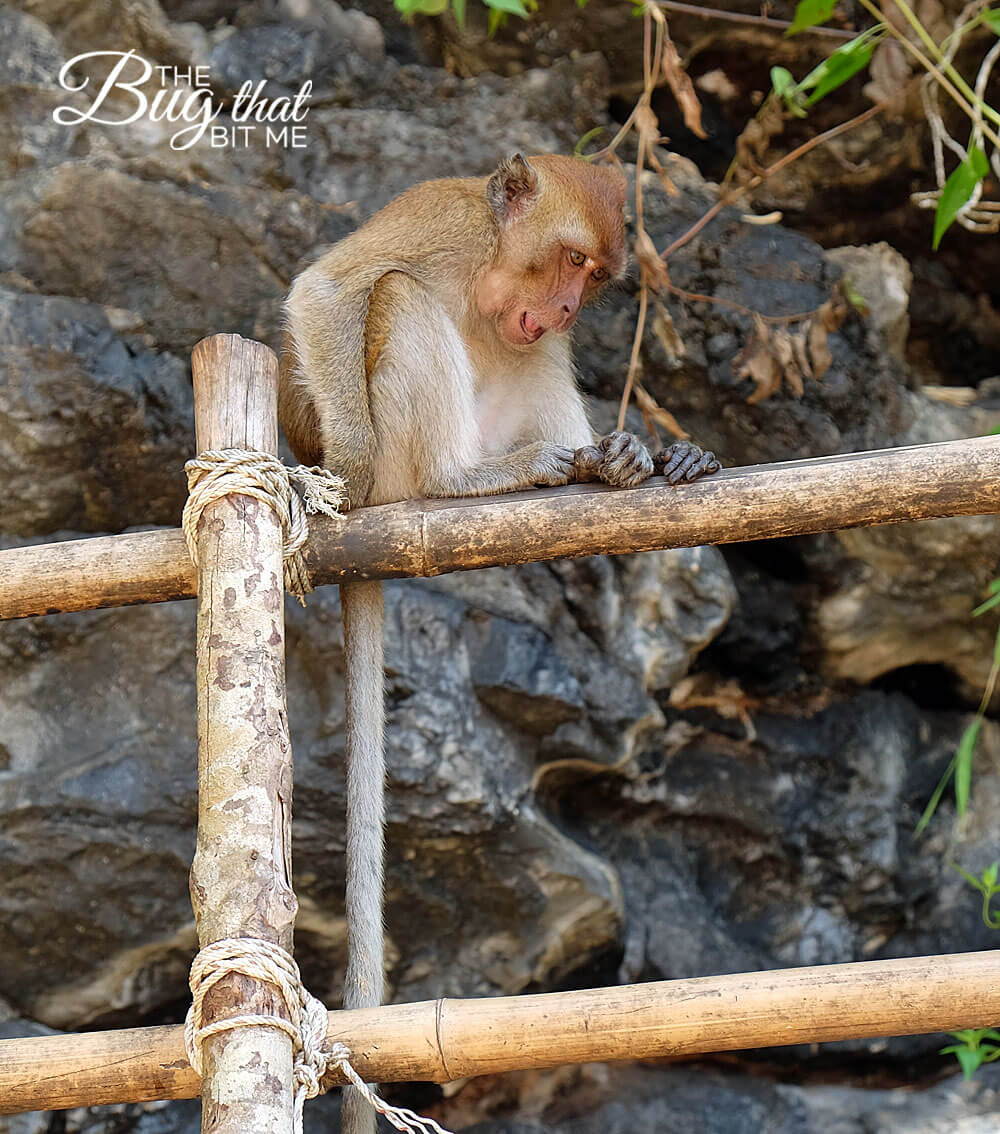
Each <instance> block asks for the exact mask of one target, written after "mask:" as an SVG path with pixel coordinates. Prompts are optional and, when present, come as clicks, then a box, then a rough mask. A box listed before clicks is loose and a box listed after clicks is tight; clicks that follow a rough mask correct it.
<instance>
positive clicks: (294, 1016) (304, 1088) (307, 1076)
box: [184, 937, 449, 1134]
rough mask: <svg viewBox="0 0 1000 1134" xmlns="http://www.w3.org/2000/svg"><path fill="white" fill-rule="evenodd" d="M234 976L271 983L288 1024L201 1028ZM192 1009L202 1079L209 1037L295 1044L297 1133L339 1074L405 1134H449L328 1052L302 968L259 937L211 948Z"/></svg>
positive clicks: (190, 1049) (188, 1035)
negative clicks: (283, 1039)
mask: <svg viewBox="0 0 1000 1134" xmlns="http://www.w3.org/2000/svg"><path fill="white" fill-rule="evenodd" d="M230 973H241V974H242V975H243V976H246V977H251V978H252V979H254V980H260V981H266V982H267V983H268V984H271V985H273V986H274V987H275V988H277V990H278V991H279V992H280V993H281V999H282V1001H283V1002H284V1005H285V1010H286V1011H287V1012H288V1019H287V1020H286V1019H285V1018H284V1017H283V1016H276V1015H275V1016H264V1015H244V1016H230V1017H228V1018H227V1019H224V1020H215V1021H213V1023H211V1024H203V1023H202V1008H203V1005H204V1001H205V996H206V994H207V993H208V991H209V989H211V988H212V986H213V985H215V984H218V982H219V981H220V980H222V978H223V977H225V976H228V975H229V974H230ZM190 984H191V1007H190V1008H189V1009H188V1013H187V1018H186V1019H185V1021H184V1047H185V1048H186V1050H187V1057H188V1060H189V1061H190V1063H191V1066H192V1067H193V1068H194V1069H195V1071H197V1072H198V1074H199V1075H201V1074H202V1050H201V1048H202V1044H203V1043H204V1041H205V1040H206V1039H207V1038H208V1037H209V1036H214V1035H218V1034H219V1033H220V1032H225V1031H230V1030H232V1029H233V1028H251V1027H267V1028H280V1029H281V1031H283V1032H284V1033H285V1034H286V1035H287V1036H289V1038H290V1039H291V1041H292V1073H293V1076H294V1079H295V1104H294V1131H295V1134H302V1111H303V1108H304V1106H305V1101H306V1099H313V1098H316V1096H317V1095H321V1094H322V1093H323V1092H324V1091H325V1090H326V1087H324V1086H323V1076H324V1075H325V1074H326V1073H327V1072H328V1071H330V1070H333V1069H337V1070H339V1071H340V1072H341V1073H342V1074H343V1076H344V1077H345V1078H346V1079H347V1080H348V1082H350V1083H351V1085H352V1086H354V1087H357V1089H358V1091H359V1092H360V1093H361V1094H362V1095H363V1096H364V1097H365V1099H366V1100H367V1101H368V1102H369V1103H370V1104H371V1105H372V1107H374V1109H375V1110H376V1111H377V1112H378V1113H379V1114H382V1115H385V1117H386V1118H387V1119H388V1120H389V1122H391V1123H392V1125H393V1126H394V1127H395V1128H396V1129H397V1130H399V1131H402V1132H403V1134H449V1131H447V1130H445V1129H444V1128H443V1127H442V1126H439V1125H438V1123H436V1122H435V1121H434V1119H433V1118H423V1117H422V1116H421V1115H419V1114H415V1113H414V1112H413V1111H412V1110H409V1109H407V1108H406V1107H397V1106H390V1105H389V1103H387V1102H386V1101H385V1099H383V1098H380V1097H379V1095H378V1094H377V1093H376V1092H375V1091H374V1090H373V1089H372V1088H371V1087H370V1086H369V1085H368V1084H367V1083H366V1082H365V1081H364V1079H362V1078H361V1076H360V1075H359V1074H358V1073H357V1071H355V1070H354V1068H353V1067H352V1066H351V1062H350V1059H351V1052H350V1049H349V1048H348V1047H347V1046H346V1045H345V1044H342V1043H334V1044H331V1046H330V1047H329V1048H325V1047H324V1041H325V1040H326V1022H327V1012H326V1008H325V1007H324V1006H323V1003H322V1002H321V1001H320V1000H317V999H316V997H315V996H313V995H312V994H311V993H310V992H309V991H308V990H307V989H306V988H305V986H304V985H303V983H302V978H301V976H300V975H299V966H298V965H297V964H296V963H295V961H294V959H293V958H292V956H291V955H290V954H289V953H288V952H287V951H286V950H284V949H282V948H281V946H280V945H274V944H272V943H271V942H270V941H262V940H260V939H258V938H256V937H227V938H223V940H221V941H216V942H214V943H213V944H211V945H206V946H205V948H204V949H202V950H201V951H200V952H199V953H198V955H197V956H196V957H195V959H194V961H192V963H191V976H190Z"/></svg>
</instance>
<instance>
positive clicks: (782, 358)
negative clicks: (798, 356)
mask: <svg viewBox="0 0 1000 1134" xmlns="http://www.w3.org/2000/svg"><path fill="white" fill-rule="evenodd" d="M771 347H772V349H773V351H774V355H775V358H777V360H778V365H779V366H780V367H781V373H782V375H783V377H784V379H785V381H786V382H787V383H788V385H789V386H791V388H792V393H793V394H794V395H795V396H796V397H797V398H801V397H802V395H803V393H805V386H804V385H803V383H802V371H801V370H800V369H799V366H798V363H797V362H796V361H795V348H794V347H793V346H792V336H791V335H790V334H789V333H788V331H786V330H785V329H784V328H783V327H782V328H778V329H777V330H776V331H775V332H774V334H773V335H772V336H771Z"/></svg>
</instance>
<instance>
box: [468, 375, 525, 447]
mask: <svg viewBox="0 0 1000 1134" xmlns="http://www.w3.org/2000/svg"><path fill="white" fill-rule="evenodd" d="M475 415H476V430H477V432H478V434H479V443H480V445H481V446H482V449H483V453H484V455H485V456H497V455H498V454H500V453H506V452H508V451H509V450H510V449H512V448H513V447H514V446H515V445H516V444H517V442H518V441H519V440H520V439H521V438H522V437H524V436H525V429H526V424H527V423H526V421H525V416H526V410H525V406H524V401H523V399H521V398H519V397H518V396H517V392H516V391H513V392H512V391H511V390H510V388H508V389H507V390H503V389H501V388H500V387H499V386H487V387H486V388H485V389H482V390H480V391H478V392H477V394H476V400H475Z"/></svg>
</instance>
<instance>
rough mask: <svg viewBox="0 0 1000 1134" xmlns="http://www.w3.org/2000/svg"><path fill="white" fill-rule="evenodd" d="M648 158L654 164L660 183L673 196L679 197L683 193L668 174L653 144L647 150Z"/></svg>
mask: <svg viewBox="0 0 1000 1134" xmlns="http://www.w3.org/2000/svg"><path fill="white" fill-rule="evenodd" d="M646 160H647V161H648V162H649V164H650V165H651V166H652V168H653V171H654V172H655V173H656V176H657V177H658V178H659V179H660V184H661V185H662V186H663V188H664V189H665V190H666V191H667V193H668V194H669V195H670V196H671V197H679V196H680V195H681V191H680V190H679V189H678V188H677V186H676V185H675V184H674V183H673V181H672V180H671V178H670V174H668V173H667V171H666V170H665V169H664V168H663V163H662V162H661V161H660V159H659V158H658V157H657V156H656V151H655V150H654V149H653V147H652V146H650V147H649V149H648V150H647V151H646Z"/></svg>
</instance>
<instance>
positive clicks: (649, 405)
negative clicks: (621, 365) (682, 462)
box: [635, 383, 691, 441]
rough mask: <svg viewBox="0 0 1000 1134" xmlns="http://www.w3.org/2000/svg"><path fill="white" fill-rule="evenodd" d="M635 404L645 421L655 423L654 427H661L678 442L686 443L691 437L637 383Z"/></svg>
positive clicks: (671, 415)
mask: <svg viewBox="0 0 1000 1134" xmlns="http://www.w3.org/2000/svg"><path fill="white" fill-rule="evenodd" d="M635 402H636V405H637V406H638V407H639V409H640V410H641V411H642V416H643V417H644V418H645V419H646V420H647V421H652V422H655V424H656V425H662V426H663V428H664V429H666V430H668V431H669V432H670V433H672V434H673V435H674V436H675V437H676V438H678V440H680V441H686V440H687V439H688V438H689V437H690V436H691V434H690V433H688V432H687V430H686V429H685V428H684V426H683V425H681V423H680V422H679V421H678V420H677V418H676V417H674V415H673V414H672V413H671V412H670V410H666V409H664V408H663V406H661V405H660V404H659V403H658V402H657V401H656V399H655V398H654V397H653V396H652V394H650V393H648V392H647V391H646V390H644V389H643V388H642V386H640V385H639V384H638V383H636V387H635Z"/></svg>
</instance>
